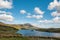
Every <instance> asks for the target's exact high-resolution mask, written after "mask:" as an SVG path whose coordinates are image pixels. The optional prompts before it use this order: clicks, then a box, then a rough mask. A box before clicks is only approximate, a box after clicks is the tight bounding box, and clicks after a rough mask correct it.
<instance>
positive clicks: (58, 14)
mask: <svg viewBox="0 0 60 40" xmlns="http://www.w3.org/2000/svg"><path fill="white" fill-rule="evenodd" d="M51 15H52V16H54V17H56V16H60V13H58V12H57V11H55V12H52V13H51Z"/></svg>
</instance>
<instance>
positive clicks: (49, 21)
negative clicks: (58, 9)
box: [38, 20, 53, 23]
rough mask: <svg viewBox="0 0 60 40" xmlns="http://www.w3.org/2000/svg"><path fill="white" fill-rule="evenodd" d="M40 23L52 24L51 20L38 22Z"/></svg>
mask: <svg viewBox="0 0 60 40" xmlns="http://www.w3.org/2000/svg"><path fill="white" fill-rule="evenodd" d="M38 22H40V23H53V21H52V20H39V21H38Z"/></svg>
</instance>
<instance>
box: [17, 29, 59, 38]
mask: <svg viewBox="0 0 60 40" xmlns="http://www.w3.org/2000/svg"><path fill="white" fill-rule="evenodd" d="M17 33H18V34H22V35H23V36H42V37H60V33H50V32H41V31H36V30H19V31H17Z"/></svg>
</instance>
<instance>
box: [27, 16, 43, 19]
mask: <svg viewBox="0 0 60 40" xmlns="http://www.w3.org/2000/svg"><path fill="white" fill-rule="evenodd" d="M27 18H35V19H41V18H43V15H28V16H27Z"/></svg>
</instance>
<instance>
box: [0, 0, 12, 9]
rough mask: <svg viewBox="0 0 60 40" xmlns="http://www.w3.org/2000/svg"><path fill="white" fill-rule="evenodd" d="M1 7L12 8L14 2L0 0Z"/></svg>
mask: <svg viewBox="0 0 60 40" xmlns="http://www.w3.org/2000/svg"><path fill="white" fill-rule="evenodd" d="M1 8H8V9H11V8H12V2H10V1H7V0H0V9H1Z"/></svg>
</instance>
